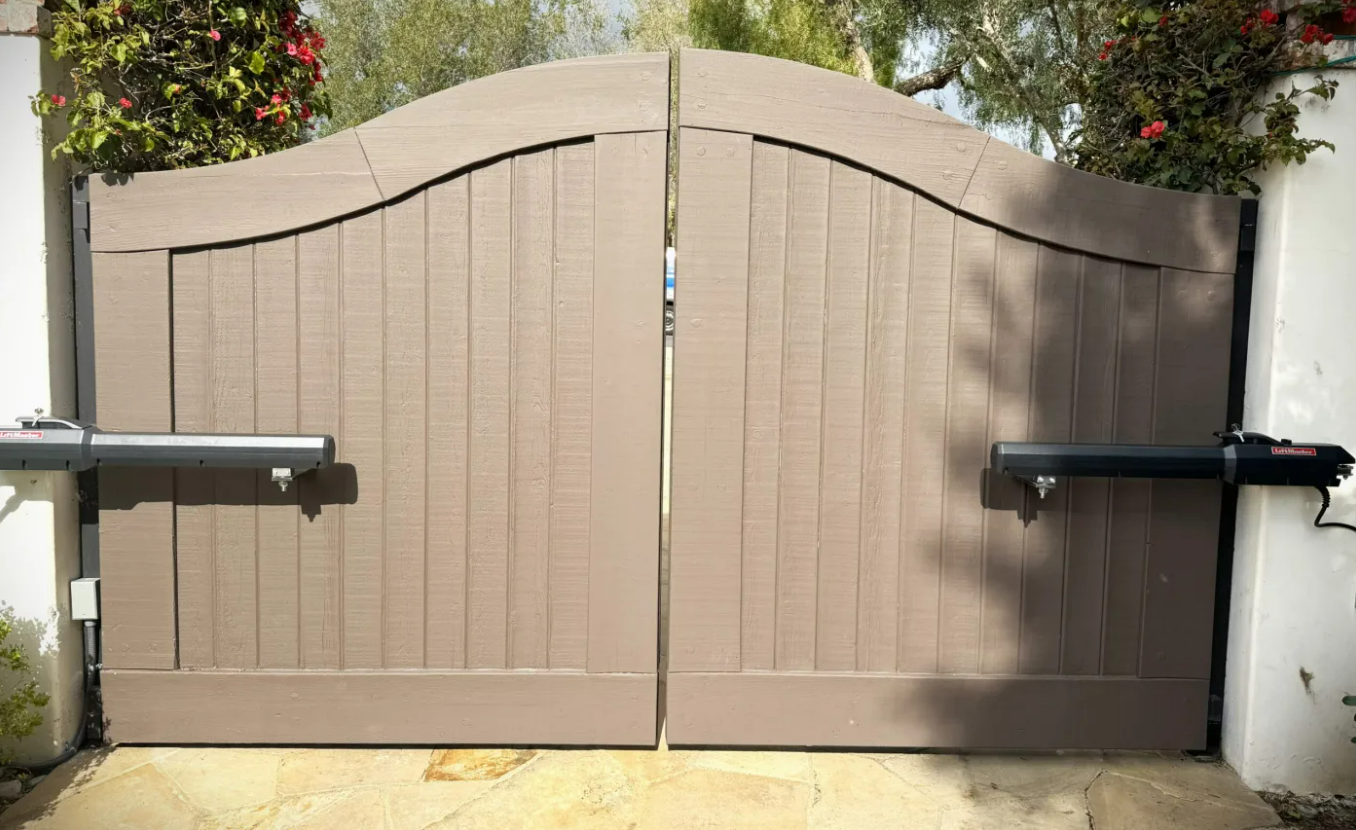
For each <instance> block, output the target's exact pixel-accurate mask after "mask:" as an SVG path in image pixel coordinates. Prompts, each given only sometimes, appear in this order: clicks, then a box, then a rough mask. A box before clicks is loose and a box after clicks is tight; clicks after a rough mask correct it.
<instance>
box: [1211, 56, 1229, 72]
mask: <svg viewBox="0 0 1356 830" xmlns="http://www.w3.org/2000/svg"><path fill="white" fill-rule="evenodd" d="M1228 61H1229V53H1228V52H1220V53H1219V54H1218V55H1216V56H1215V59H1214V61H1212V62H1211V64H1210V66H1211V67H1212V68H1214V69H1219V68H1220V67H1221V66H1223V65H1224V64H1225V63H1227V62H1228Z"/></svg>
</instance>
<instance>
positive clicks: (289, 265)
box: [254, 236, 301, 669]
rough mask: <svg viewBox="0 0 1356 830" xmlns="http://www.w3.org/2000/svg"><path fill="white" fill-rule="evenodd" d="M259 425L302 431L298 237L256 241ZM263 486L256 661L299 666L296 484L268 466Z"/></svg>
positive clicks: (260, 480)
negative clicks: (284, 482) (282, 480)
mask: <svg viewBox="0 0 1356 830" xmlns="http://www.w3.org/2000/svg"><path fill="white" fill-rule="evenodd" d="M254 268H255V280H254V305H255V312H254V326H255V342H256V344H257V348H258V352H257V354H256V355H255V365H254V374H255V377H254V383H255V387H256V402H255V408H256V422H255V429H257V430H258V431H259V432H263V433H282V434H293V433H296V432H297V379H298V378H297V239H296V237H294V236H285V237H282V238H281V239H275V240H270V241H268V242H261V243H259V244H258V245H256V246H255V249H254ZM255 477H256V484H255V487H256V490H257V491H258V493H259V518H258V522H259V528H258V533H259V543H258V557H259V666H260V667H261V668H266V669H295V668H299V667H300V660H301V655H300V643H299V641H298V636H299V634H298V629H299V619H298V616H297V615H298V613H299V610H300V609H299V607H298V604H297V597H298V593H297V591H298V588H299V583H298V579H299V577H300V574H299V573H298V559H297V556H298V550H297V493H298V490H297V488H296V486H295V485H294V486H291V487H288V488H287V490H285V491H283V490H279V489H278V486H277V485H276V484H274V483H273V482H272V481H271V480H270V474H269V471H268V470H260V471H258V473H256V476H255Z"/></svg>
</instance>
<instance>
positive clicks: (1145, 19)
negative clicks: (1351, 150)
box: [1075, 0, 1356, 194]
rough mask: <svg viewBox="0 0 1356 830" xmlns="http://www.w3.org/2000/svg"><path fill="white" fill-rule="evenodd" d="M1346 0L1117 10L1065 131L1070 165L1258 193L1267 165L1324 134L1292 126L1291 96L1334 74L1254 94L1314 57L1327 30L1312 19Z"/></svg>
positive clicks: (1350, 9)
mask: <svg viewBox="0 0 1356 830" xmlns="http://www.w3.org/2000/svg"><path fill="white" fill-rule="evenodd" d="M1335 11H1341V12H1342V13H1343V14H1344V15H1345V16H1347V17H1352V18H1353V19H1356V0H1342V1H1341V2H1328V3H1317V4H1313V5H1306V6H1302V7H1300V8H1297V9H1294V10H1291V11H1290V12H1289V13H1288V15H1287V16H1282V15H1280V14H1278V13H1276V12H1275V11H1274V10H1273V9H1272V8H1270V7H1269V6H1267V5H1262V4H1259V3H1257V2H1256V1H1255V0H1252V1H1251V2H1249V0H1198V2H1175V3H1151V2H1145V0H1135V1H1134V2H1131V3H1128V4H1126V5H1124V6H1123V7H1122V8H1121V9H1120V10H1119V14H1118V15H1117V20H1116V25H1117V34H1118V37H1116V38H1115V39H1109V40H1107V41H1106V42H1105V43H1104V44H1103V45H1102V50H1101V52H1100V54H1099V55H1098V59H1099V60H1098V63H1097V65H1096V67H1095V68H1094V70H1093V74H1092V78H1091V84H1090V89H1091V92H1090V95H1089V97H1088V100H1087V101H1086V102H1085V103H1084V107H1083V114H1082V127H1081V129H1080V131H1079V132H1078V133H1077V134H1076V135H1075V140H1076V150H1077V166H1078V167H1080V168H1082V169H1084V170H1088V171H1091V172H1093V173H1099V174H1101V175H1104V176H1110V177H1112V178H1116V179H1122V180H1124V181H1132V182H1138V183H1140V184H1147V185H1153V186H1155V187H1167V188H1172V189H1175V190H1187V191H1193V192H1197V191H1205V192H1214V193H1220V194H1236V193H1242V192H1245V191H1250V192H1252V193H1258V192H1260V189H1259V188H1258V186H1257V183H1256V181H1255V180H1254V178H1253V177H1254V175H1255V174H1256V173H1257V172H1259V171H1260V170H1262V169H1264V168H1265V167H1267V166H1268V165H1270V164H1275V163H1280V164H1288V163H1290V162H1297V163H1300V164H1303V163H1304V160H1305V158H1306V157H1307V156H1308V155H1309V154H1310V153H1312V152H1314V151H1316V150H1318V149H1320V148H1326V149H1328V150H1332V149H1334V148H1333V145H1332V143H1330V142H1328V141H1325V140H1322V139H1319V138H1308V137H1303V136H1300V135H1299V134H1298V127H1297V124H1296V121H1297V117H1298V115H1299V105H1298V101H1299V99H1301V98H1303V97H1304V96H1306V95H1313V96H1316V97H1318V98H1322V99H1324V100H1330V99H1331V98H1332V97H1333V95H1334V94H1335V92H1336V90H1337V82H1336V81H1333V80H1327V79H1323V78H1320V79H1319V80H1318V82H1317V83H1316V84H1314V85H1313V86H1310V87H1306V88H1299V87H1295V86H1293V85H1292V86H1291V88H1290V89H1289V90H1288V91H1282V92H1277V93H1275V95H1274V97H1270V98H1265V99H1264V98H1263V93H1264V92H1265V91H1266V90H1267V89H1268V88H1269V87H1270V86H1271V85H1272V84H1273V82H1274V79H1275V77H1276V75H1277V73H1280V72H1285V71H1286V70H1290V69H1295V68H1300V67H1320V66H1323V65H1324V64H1326V58H1325V57H1324V56H1323V52H1322V47H1323V46H1324V45H1326V44H1327V43H1329V42H1331V41H1332V39H1333V35H1332V34H1331V33H1330V32H1327V31H1324V30H1323V29H1322V28H1321V27H1320V26H1319V25H1318V24H1317V23H1316V22H1314V21H1315V20H1317V19H1318V17H1319V16H1320V15H1323V14H1327V13H1331V12H1335Z"/></svg>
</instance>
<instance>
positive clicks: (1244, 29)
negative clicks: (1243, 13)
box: [1238, 19, 1252, 35]
mask: <svg viewBox="0 0 1356 830" xmlns="http://www.w3.org/2000/svg"><path fill="white" fill-rule="evenodd" d="M1251 29H1252V21H1251V19H1249V21H1248V22H1247V23H1244V24H1243V25H1242V26H1239V27H1238V33H1239V34H1240V35H1246V34H1247V33H1248V32H1249V30H1251Z"/></svg>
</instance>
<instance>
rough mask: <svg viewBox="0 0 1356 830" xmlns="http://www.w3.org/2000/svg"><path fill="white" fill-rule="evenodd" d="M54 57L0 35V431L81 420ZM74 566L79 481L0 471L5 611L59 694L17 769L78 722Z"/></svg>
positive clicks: (32, 42)
mask: <svg viewBox="0 0 1356 830" xmlns="http://www.w3.org/2000/svg"><path fill="white" fill-rule="evenodd" d="M0 9H3V7H0ZM48 49H49V44H48V43H47V42H46V41H45V40H43V39H42V38H39V37H36V36H33V35H29V34H0V191H2V192H3V197H0V424H3V423H11V422H12V419H13V418H14V417H15V416H18V415H21V414H26V413H32V412H33V410H34V409H37V408H41V409H43V410H44V411H46V412H49V413H53V414H57V415H67V416H73V415H74V414H75V413H74V409H75V407H74V382H73V380H74V378H73V373H74V367H75V361H74V357H73V351H74V345H73V334H72V331H73V327H72V320H71V314H70V308H71V304H70V284H71V282H70V281H71V278H70V253H69V247H68V241H67V240H68V238H69V227H70V220H69V218H68V210H67V207H66V205H67V200H68V199H69V197H68V196H67V191H66V187H67V172H66V166H65V165H64V164H62V163H59V162H53V161H52V159H51V156H50V147H49V146H44V144H45V142H44V138H43V135H42V132H41V130H40V124H39V121H38V119H37V118H35V117H34V116H33V114H32V113H31V112H30V110H29V102H28V96H30V95H32V94H33V93H35V92H37V91H38V89H39V88H40V87H42V86H44V85H46V86H49V87H50V86H51V85H52V84H53V83H55V81H56V75H57V67H56V66H55V64H54V63H53V61H52V60H51V58H50V57H48V54H47V53H48ZM78 568H79V536H78V518H77V512H76V502H75V490H74V480H73V477H72V476H71V475H69V474H65V473H5V472H0V605H6V606H9V607H10V608H12V609H13V611H14V613H15V615H16V616H17V617H18V619H19V620H20V629H21V630H20V631H19V632H17V633H16V635H15V637H16V639H17V641H18V642H20V643H22V644H24V645H25V646H26V647H27V649H28V651H29V656H30V657H31V658H33V659H34V662H35V664H36V668H37V673H38V680H39V682H40V684H41V686H42V688H43V690H44V691H46V692H47V693H48V694H50V695H51V696H52V703H51V705H50V706H49V707H48V710H47V712H46V722H45V723H44V725H43V726H42V728H41V729H40V731H39V733H38V734H36V735H34V736H33V737H32V738H30V739H28V740H27V741H25V742H24V743H23V745H22V746H20V747H19V753H18V754H19V757H20V759H21V760H26V761H30V762H32V761H38V760H43V759H45V758H48V757H51V756H52V755H55V754H57V753H58V752H59V751H60V750H61V748H62V745H63V744H64V743H65V742H66V741H68V740H70V738H71V736H72V735H73V734H74V732H75V730H76V728H77V727H78V725H79V705H80V698H79V695H80V683H81V658H80V654H81V645H80V637H81V633H80V628H79V626H78V625H77V624H74V623H71V622H70V619H69V609H68V608H67V605H68V603H69V595H68V591H67V587H66V586H67V582H68V581H69V580H70V579H72V578H73V577H75V576H78V575H79V574H78ZM6 679H7V678H5V677H3V676H0V688H3V684H4V683H5V682H6Z"/></svg>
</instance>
